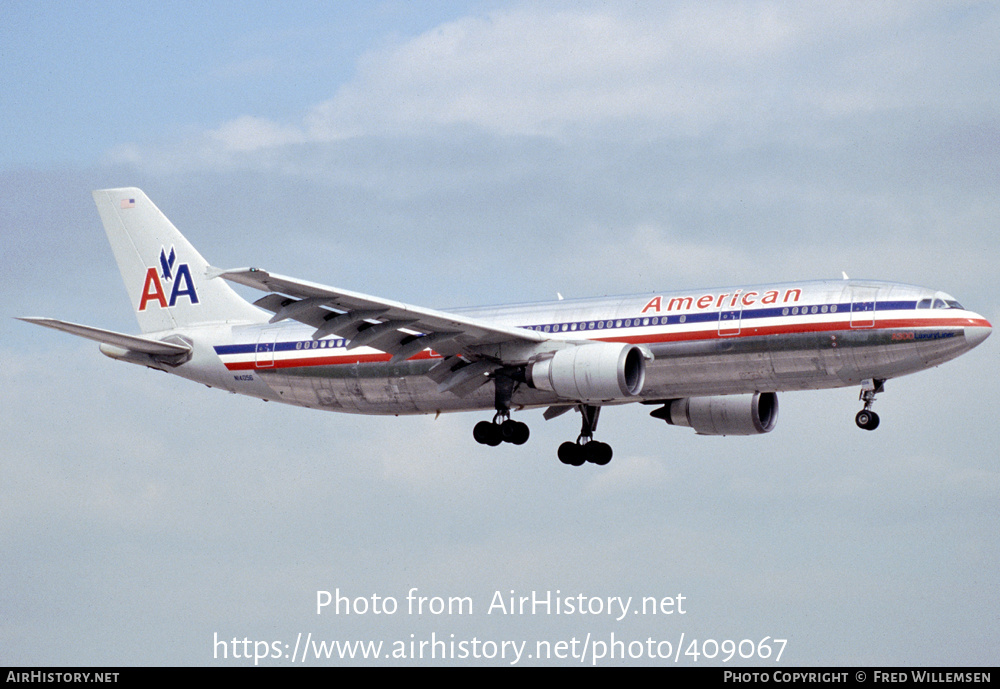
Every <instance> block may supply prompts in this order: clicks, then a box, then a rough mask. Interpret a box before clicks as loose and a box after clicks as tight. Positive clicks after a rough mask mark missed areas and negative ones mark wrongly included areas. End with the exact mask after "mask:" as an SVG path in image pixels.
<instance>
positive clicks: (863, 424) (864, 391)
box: [854, 378, 885, 431]
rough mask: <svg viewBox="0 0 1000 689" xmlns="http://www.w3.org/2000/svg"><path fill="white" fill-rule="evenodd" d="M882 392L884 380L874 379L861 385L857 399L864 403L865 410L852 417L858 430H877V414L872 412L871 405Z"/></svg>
mask: <svg viewBox="0 0 1000 689" xmlns="http://www.w3.org/2000/svg"><path fill="white" fill-rule="evenodd" d="M884 391H885V380H880V379H878V378H876V379H874V380H866V381H864V382H862V383H861V395H860V396H859V397H858V399H860V400H862V401H863V402H864V403H865V408H864V409H862V410H861V411H859V412H858V413H857V415H856V416H855V417H854V423H856V424H858V428H863V429H864V430H866V431H874V430H875V429H876V428H878V422H879V419H878V414H876V413H875V412H873V411H872V403H873V402H875V395H876V394H877V393H880V392H884Z"/></svg>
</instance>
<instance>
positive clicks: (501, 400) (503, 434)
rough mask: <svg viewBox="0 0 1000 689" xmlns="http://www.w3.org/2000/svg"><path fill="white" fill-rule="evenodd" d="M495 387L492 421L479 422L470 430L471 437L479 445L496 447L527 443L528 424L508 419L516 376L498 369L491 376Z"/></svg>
mask: <svg viewBox="0 0 1000 689" xmlns="http://www.w3.org/2000/svg"><path fill="white" fill-rule="evenodd" d="M493 384H494V386H495V392H494V397H493V401H494V405H495V406H496V410H497V413H496V414H494V415H493V421H480V422H479V423H477V424H476V425H475V427H474V428H473V429H472V437H473V438H475V439H476V442H477V443H479V444H481V445H489V446H490V447H496V446H497V445H499V444H500V443H512V444H514V445H524V443H526V442H527V441H528V435H530V433H529V431H528V424H526V423H521V422H520V421H514V420H513V419H512V418H510V399H511V397H513V396H514V387H515V385H516V384H517V376H516V374H515V373H514V372H511V371H508V370H505V369H500V370H498V371H496V372H495V373H494V375H493Z"/></svg>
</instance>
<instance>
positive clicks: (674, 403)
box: [652, 392, 778, 435]
mask: <svg viewBox="0 0 1000 689" xmlns="http://www.w3.org/2000/svg"><path fill="white" fill-rule="evenodd" d="M652 415H653V416H655V417H657V418H659V419H663V420H664V421H666V422H667V423H669V424H672V425H674V426H688V427H690V428H693V429H694V430H695V432H697V433H699V434H700V435H757V434H759V433H767V432H769V431H770V430H772V429H773V428H774V425H775V424H776V423H777V422H778V395H777V394H775V393H773V392H755V393H753V394H752V395H719V396H717V397H685V398H683V399H679V400H671V401H670V402H667V404H665V405H664V406H663V407H661V408H659V409H657V410H656V411H654V412H652Z"/></svg>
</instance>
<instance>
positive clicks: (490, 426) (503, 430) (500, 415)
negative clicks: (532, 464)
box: [472, 411, 530, 447]
mask: <svg viewBox="0 0 1000 689" xmlns="http://www.w3.org/2000/svg"><path fill="white" fill-rule="evenodd" d="M528 435H530V432H529V430H528V424H526V423H521V422H520V421H514V419H512V418H510V412H509V411H508V412H500V411H498V412H497V413H496V415H494V417H493V420H492V421H480V422H479V423H477V424H476V425H475V427H474V428H473V429H472V437H473V438H475V439H476V442H477V443H479V444H481V445H489V446H490V447H496V446H497V445H499V444H500V443H512V444H514V445H524V444H525V443H526V442H528Z"/></svg>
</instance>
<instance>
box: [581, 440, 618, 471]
mask: <svg viewBox="0 0 1000 689" xmlns="http://www.w3.org/2000/svg"><path fill="white" fill-rule="evenodd" d="M583 447H584V449H585V450H586V453H587V461H588V462H591V463H592V464H596V465H597V466H604V465H606V464H607V463H608V462H610V461H611V457H612V455H613V454H614V452H613V451H612V450H611V446H610V445H608V444H607V443H602V442H599V441H593V440H592V441H591V442H589V443H587V444H586V445H584V446H583Z"/></svg>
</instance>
